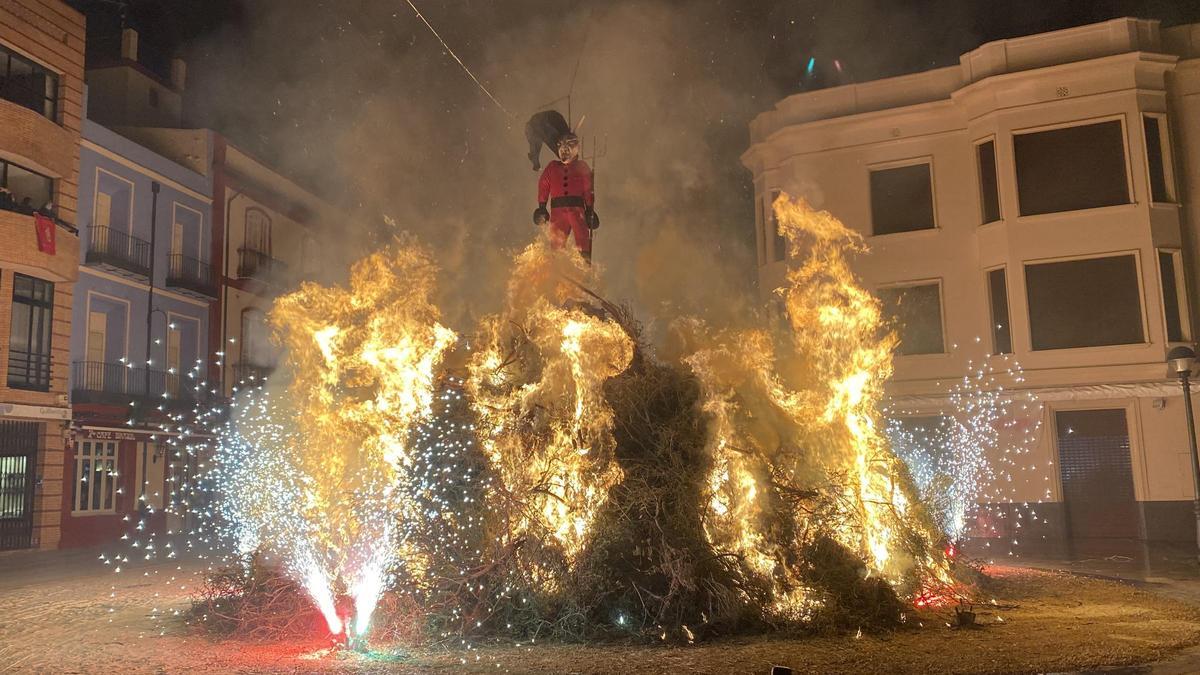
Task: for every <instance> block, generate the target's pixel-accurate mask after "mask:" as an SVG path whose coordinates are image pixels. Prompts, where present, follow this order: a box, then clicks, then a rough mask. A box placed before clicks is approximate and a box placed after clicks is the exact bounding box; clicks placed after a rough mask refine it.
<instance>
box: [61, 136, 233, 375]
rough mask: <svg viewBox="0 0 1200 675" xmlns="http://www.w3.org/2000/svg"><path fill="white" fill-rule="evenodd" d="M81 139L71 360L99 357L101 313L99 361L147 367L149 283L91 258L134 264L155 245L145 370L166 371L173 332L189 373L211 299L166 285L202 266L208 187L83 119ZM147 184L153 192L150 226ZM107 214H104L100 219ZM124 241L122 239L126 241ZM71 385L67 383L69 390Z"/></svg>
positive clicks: (204, 336) (199, 355)
mask: <svg viewBox="0 0 1200 675" xmlns="http://www.w3.org/2000/svg"><path fill="white" fill-rule="evenodd" d="M83 139H84V145H83V148H82V149H81V151H80V158H79V210H78V212H79V223H78V227H79V238H80V249H81V251H80V258H81V265H80V280H79V283H78V285H77V286H76V302H75V309H74V316H73V323H74V326H76V329H75V330H73V331H72V335H71V360H72V362H75V361H84V360H88V359H89V357H96V356H98V355H99V353H100V351H101V350H99V349H98V348H95V347H93V350H92V351H90V352H89V350H88V338H89V333H93V332H94V331H92V328H93V323H94V321H95V318H94V317H93V316H91V315H94V314H97V313H101V314H104V315H105V317H106V322H105V323H106V324H107V325H106V335H105V338H104V340H103V342H104V349H103V350H102V351H103V356H104V361H105V362H108V363H122V362H125V363H133V364H135V365H136V366H139V367H140V366H141V365H142V363H143V362H144V361H145V356H146V320H147V316H146V314H147V306H148V303H149V301H150V300H149V291H150V289H149V284H148V276H149V275H148V274H146V275H142V274H139V273H137V272H132V273H131V272H130V271H129V270H127V269H124V267H125V266H124V265H121V264H120V261H118V263H117V264H116V265H113V264H93V262H89V256H88V253H89V252H91V251H93V250H94V249H97V248H100V249H103V248H108V249H110V250H111V249H118V250H117V255H118V256H127V257H130V258H132V257H136V256H133V255H127V254H130V253H131V252H133V251H137V250H138V249H145V248H148V245H149V244H150V243H153V264H152V265H151V267H152V268H153V276H154V299H153V303H154V305H153V309H154V310H161V312H160V311H155V312H154V314H153V316H152V317H151V322H150V323H151V326H152V333H151V345H150V360H151V362H152V363H151V368H152V369H163V368H165V366H166V364H167V359H168V352H167V349H168V336H167V332H168V330H171V329H170V328H169V324H174V325H175V328H174V330H177V331H179V332H180V337H179V341H180V356H179V357H178V359H177V360H178V362H179V364H180V365H181V366H182V367H183V368H185V369H186V370H188V371H190V370H191V369H192V368H193V367H194V366H195V365H197V362H199V363H200V364H201V365H202V366H203V365H206V364H207V363H208V358H207V356H208V355H207V354H205V351H206V347H207V343H208V322H209V304H210V302H211V299H209V298H205V297H203V295H202V294H200V295H198V294H196V293H194V292H192V291H191V290H190V289H186V288H182V287H181V286H180V285H179V284H175V283H168V277H169V276H170V273H171V272H172V264H173V263H174V264H176V265H179V264H181V263H182V261H187V262H190V261H196V262H197V263H199V264H207V262H208V252H209V251H210V250H211V237H212V229H211V224H212V217H211V216H212V208H211V202H210V201H208V200H207V199H202V198H197V197H198V196H208V195H211V194H212V182H211V179H209V178H207V177H204V176H201V175H200V174H197V173H195V172H193V171H190V170H188V169H185V168H184V167H182V166H180V165H178V164H175V163H174V162H171V161H170V160H167V159H166V158H164V157H162V156H160V155H157V154H155V153H153V152H151V151H150V150H147V149H146V148H144V147H142V146H140V145H138V144H136V143H134V142H133V141H130V140H128V139H126V138H124V137H123V136H120V135H118V134H116V133H114V132H112V131H110V130H108V129H106V128H104V127H102V126H100V125H98V124H96V123H94V122H91V121H89V120H84V126H83ZM93 146H98V147H99V148H101V149H102V150H98V149H96V148H95V147H93ZM153 183H157V184H158V186H159V192H158V199H157V217H156V218H155V217H153V211H154V207H153V204H154V195H153V191H152V184H153ZM181 188H183V189H181ZM98 202H99V204H98ZM105 207H107V214H105V213H103V210H104V208H105ZM97 221H99V222H97ZM104 221H107V222H104ZM152 222H154V223H155V228H156V232H154V233H152V232H151V223H152ZM105 226H107V229H108V232H109V233H108V234H106V233H105V231H104V228H105ZM126 234H128V235H129V238H128V239H127V238H126V237H125V236H122V235H126ZM143 242H144V244H143ZM138 252H139V253H140V251H138ZM173 255H175V256H178V257H177V258H176V260H172V256H173ZM147 257H148V256H147ZM93 258H94V257H93ZM180 258H181V259H182V260H180ZM137 262H139V261H135V262H134V264H135V265H136V264H137ZM182 264H186V263H182ZM192 271H193V270H191V269H189V270H188V272H192ZM90 322H92V323H90ZM155 341H157V342H155ZM122 360H123V361H122ZM203 370H204V369H203V368H201V372H203ZM75 384H76V383H75V382H74V381H73V382H72V386H73V388H74V385H75Z"/></svg>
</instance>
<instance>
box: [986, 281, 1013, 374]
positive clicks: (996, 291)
mask: <svg viewBox="0 0 1200 675" xmlns="http://www.w3.org/2000/svg"><path fill="white" fill-rule="evenodd" d="M988 298H989V300H991V306H992V349H994V350H995V353H996V354H1011V353H1012V330H1011V328H1010V327H1009V325H1008V280H1007V279H1006V278H1005V275H1004V269H1003V268H1001V269H998V270H992V271H991V272H988Z"/></svg>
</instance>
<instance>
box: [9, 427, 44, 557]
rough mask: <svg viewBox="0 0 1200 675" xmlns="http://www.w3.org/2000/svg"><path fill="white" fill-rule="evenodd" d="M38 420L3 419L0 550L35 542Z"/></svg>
mask: <svg viewBox="0 0 1200 675" xmlns="http://www.w3.org/2000/svg"><path fill="white" fill-rule="evenodd" d="M38 426H39V425H38V423H37V422H0V550H5V549H13V548H29V547H30V546H31V545H32V543H33V482H34V467H35V465H36V462H37V444H38Z"/></svg>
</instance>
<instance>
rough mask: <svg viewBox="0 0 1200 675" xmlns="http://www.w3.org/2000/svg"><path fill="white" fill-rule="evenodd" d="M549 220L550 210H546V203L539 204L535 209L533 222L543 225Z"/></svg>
mask: <svg viewBox="0 0 1200 675" xmlns="http://www.w3.org/2000/svg"><path fill="white" fill-rule="evenodd" d="M547 220H550V212H549V211H547V210H546V204H545V203H541V204H538V207H537V208H536V209H534V210H533V224H534V225H541V224H542V223H544V222H546V221H547Z"/></svg>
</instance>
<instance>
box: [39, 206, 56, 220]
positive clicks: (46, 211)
mask: <svg viewBox="0 0 1200 675" xmlns="http://www.w3.org/2000/svg"><path fill="white" fill-rule="evenodd" d="M37 212H38V213H40V214H42V215H43V216H46V217H47V218H53V217H54V202H46V203H45V204H43V205H42V208H40V209H38V210H37Z"/></svg>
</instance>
